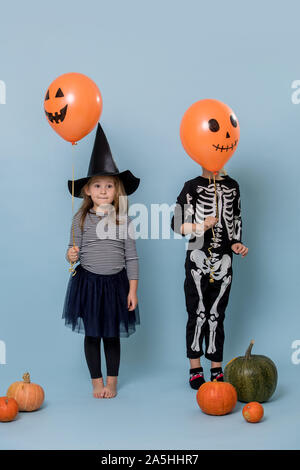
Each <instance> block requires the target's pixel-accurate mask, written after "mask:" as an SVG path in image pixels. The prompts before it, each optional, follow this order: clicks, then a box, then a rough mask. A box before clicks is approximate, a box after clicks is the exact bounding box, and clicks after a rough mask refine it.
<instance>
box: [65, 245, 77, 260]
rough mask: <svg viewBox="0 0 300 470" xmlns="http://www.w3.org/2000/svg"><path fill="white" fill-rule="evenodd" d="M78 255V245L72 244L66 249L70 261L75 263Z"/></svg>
mask: <svg viewBox="0 0 300 470" xmlns="http://www.w3.org/2000/svg"><path fill="white" fill-rule="evenodd" d="M78 257H79V247H78V246H72V247H71V248H69V250H68V258H69V261H70V262H71V263H75V262H76V261H77V260H78Z"/></svg>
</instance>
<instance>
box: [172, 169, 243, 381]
mask: <svg viewBox="0 0 300 470" xmlns="http://www.w3.org/2000/svg"><path fill="white" fill-rule="evenodd" d="M221 172H224V173H225V171H224V170H223V169H222V170H220V171H219V172H218V175H217V176H216V178H215V181H213V179H212V173H211V172H209V171H207V170H206V169H204V168H203V174H202V176H198V177H196V178H194V179H191V180H189V181H187V182H186V183H185V184H184V187H183V189H182V191H181V193H180V194H179V196H178V198H177V204H176V207H175V211H174V215H173V218H172V222H171V226H172V229H173V230H174V231H175V232H177V233H180V234H181V235H183V236H184V235H187V234H191V238H190V240H189V246H188V250H187V254H186V261H185V273H186V277H185V282H184V292H185V299H186V309H187V312H188V321H187V325H186V354H187V357H188V358H189V359H190V364H191V369H190V380H189V383H190V385H191V387H192V388H193V389H198V388H199V387H200V385H202V383H204V382H205V380H204V376H203V368H202V367H201V363H200V357H201V356H202V355H203V354H204V352H203V348H202V343H203V340H204V339H205V357H206V358H207V359H209V360H210V361H212V364H211V365H212V367H211V380H213V379H216V380H218V381H223V372H222V365H221V362H222V360H223V344H224V327H223V322H224V317H225V309H226V306H227V303H228V300H229V293H230V289H231V282H232V252H235V253H236V254H241V255H242V256H243V257H244V256H245V255H246V254H247V252H248V248H246V247H245V246H244V245H243V244H242V243H241V242H242V219H241V203H240V191H239V185H238V183H237V181H235V180H234V179H233V178H231V177H230V176H228V175H226V174H225V175H224V176H221V174H220V173H221ZM183 224H184V225H183ZM212 230H213V232H214V235H213V232H212Z"/></svg>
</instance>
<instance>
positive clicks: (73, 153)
mask: <svg viewBox="0 0 300 470" xmlns="http://www.w3.org/2000/svg"><path fill="white" fill-rule="evenodd" d="M75 145H77V143H76V142H72V149H73V150H72V167H73V168H72V232H73V246H74V247H75V233H74V156H75ZM74 264H75V263H72V262H70V268H69V271H70V273H73V274H72V277H73V276H75V274H76V272H77V271H76V269H74Z"/></svg>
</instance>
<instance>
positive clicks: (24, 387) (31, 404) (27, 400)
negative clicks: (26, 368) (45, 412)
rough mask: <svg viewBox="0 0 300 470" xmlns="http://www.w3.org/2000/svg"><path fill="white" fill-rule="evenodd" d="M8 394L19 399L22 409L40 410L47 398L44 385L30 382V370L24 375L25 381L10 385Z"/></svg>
mask: <svg viewBox="0 0 300 470" xmlns="http://www.w3.org/2000/svg"><path fill="white" fill-rule="evenodd" d="M6 395H7V396H8V397H10V398H14V399H15V400H16V401H17V403H18V405H19V410H20V411H34V410H38V409H39V408H40V407H41V405H42V403H43V401H44V398H45V394H44V390H43V389H42V387H41V386H40V385H37V384H34V383H31V382H30V375H29V373H28V372H26V373H25V374H24V375H23V382H14V383H13V384H11V385H10V387H9V388H8V390H7V393H6Z"/></svg>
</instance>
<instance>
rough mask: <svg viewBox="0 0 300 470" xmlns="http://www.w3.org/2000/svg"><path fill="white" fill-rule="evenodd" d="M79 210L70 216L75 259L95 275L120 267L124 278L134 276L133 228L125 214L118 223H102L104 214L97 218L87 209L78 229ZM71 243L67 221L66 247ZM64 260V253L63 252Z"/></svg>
mask: <svg viewBox="0 0 300 470" xmlns="http://www.w3.org/2000/svg"><path fill="white" fill-rule="evenodd" d="M80 217H81V213H80V212H78V213H76V214H75V215H74V217H73V221H72V222H74V239H75V245H77V246H78V247H79V259H78V261H80V264H81V265H82V267H83V268H85V269H86V270H88V271H91V272H93V273H96V274H116V273H118V272H120V271H121V270H122V269H123V268H124V267H125V268H126V271H127V276H128V279H129V280H131V279H138V275H139V266H138V255H137V251H136V244H135V235H134V227H133V223H132V220H131V218H130V217H129V216H126V217H125V218H124V223H123V224H120V225H115V224H112V223H111V224H110V225H109V226H107V225H106V228H105V226H104V224H103V222H104V218H105V217H107V216H104V217H99V216H98V215H96V212H95V211H94V210H92V209H90V212H89V213H88V214H87V215H86V218H85V220H84V227H83V231H81V228H80V225H79V224H80ZM72 246H73V227H72V224H71V229H70V241H69V245H68V249H67V252H68V250H69V248H71V247H72ZM66 259H67V261H69V260H68V258H67V253H66Z"/></svg>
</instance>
